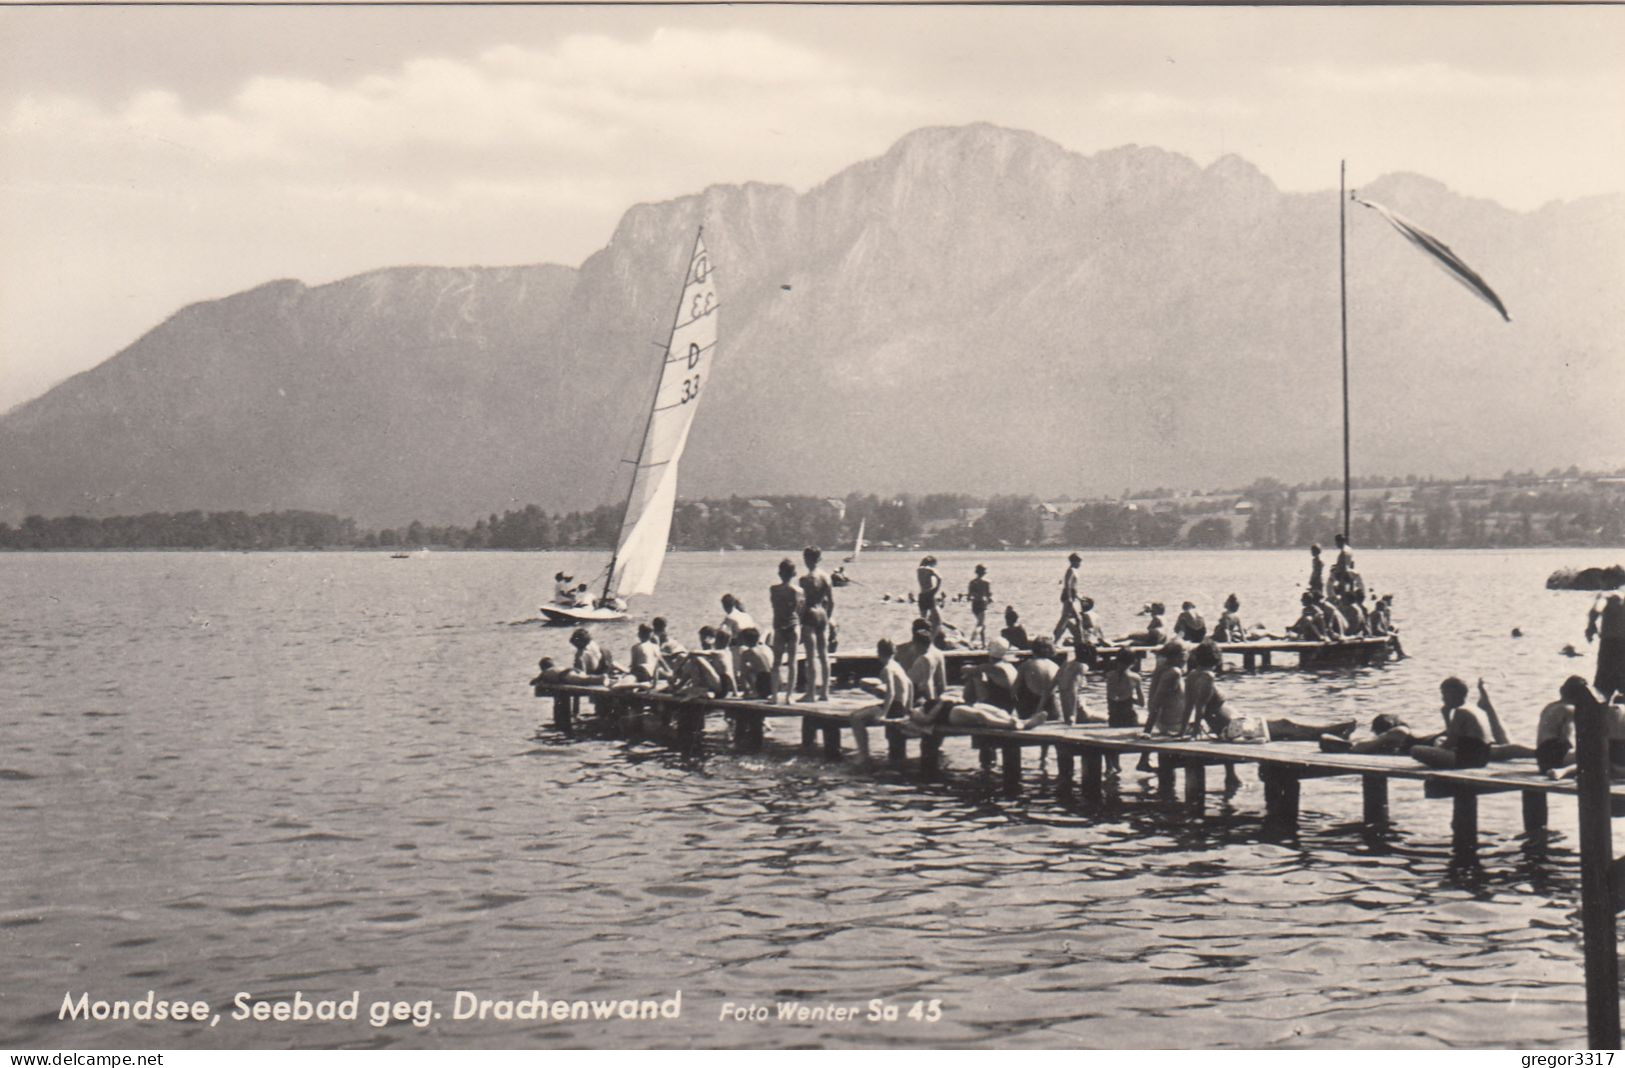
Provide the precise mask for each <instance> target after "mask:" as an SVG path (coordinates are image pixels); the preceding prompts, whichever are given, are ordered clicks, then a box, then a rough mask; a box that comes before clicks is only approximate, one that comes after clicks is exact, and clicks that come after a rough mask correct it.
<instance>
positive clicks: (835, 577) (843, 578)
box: [829, 564, 852, 586]
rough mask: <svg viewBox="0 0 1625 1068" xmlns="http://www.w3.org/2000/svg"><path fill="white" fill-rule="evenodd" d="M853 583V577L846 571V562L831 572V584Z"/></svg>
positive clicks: (845, 584)
mask: <svg viewBox="0 0 1625 1068" xmlns="http://www.w3.org/2000/svg"><path fill="white" fill-rule="evenodd" d="M851 583H852V577H851V576H850V575H848V574H847V573H846V565H845V564H842V565H840V566H839V567H837V568H836V569H835V570H834V571H831V572H830V573H829V584H830V585H831V586H848V585H851Z"/></svg>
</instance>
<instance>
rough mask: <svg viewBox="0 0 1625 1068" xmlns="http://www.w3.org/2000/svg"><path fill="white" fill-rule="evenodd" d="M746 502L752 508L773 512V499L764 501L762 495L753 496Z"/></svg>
mask: <svg viewBox="0 0 1625 1068" xmlns="http://www.w3.org/2000/svg"><path fill="white" fill-rule="evenodd" d="M745 504H746V505H747V506H749V507H751V508H754V509H756V510H757V511H758V512H771V511H772V510H773V504H772V502H771V501H764V500H762V499H761V498H760V497H753V498H751V499H750V500H748V501H746V502H745Z"/></svg>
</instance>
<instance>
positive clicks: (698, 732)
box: [677, 708, 705, 754]
mask: <svg viewBox="0 0 1625 1068" xmlns="http://www.w3.org/2000/svg"><path fill="white" fill-rule="evenodd" d="M704 736H705V709H704V708H684V709H681V710H679V711H678V713H677V748H678V749H679V750H680V751H681V752H683V753H684V754H692V753H696V752H698V751H699V749H700V739H701V738H703V737H704Z"/></svg>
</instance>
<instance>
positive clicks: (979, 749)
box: [976, 739, 998, 771]
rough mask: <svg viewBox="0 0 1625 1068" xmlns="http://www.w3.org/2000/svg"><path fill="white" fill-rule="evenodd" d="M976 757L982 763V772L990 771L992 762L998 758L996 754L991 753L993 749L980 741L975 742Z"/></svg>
mask: <svg viewBox="0 0 1625 1068" xmlns="http://www.w3.org/2000/svg"><path fill="white" fill-rule="evenodd" d="M976 756H977V759H978V760H980V761H981V763H982V770H983V771H992V770H993V762H994V761H995V760H996V759H997V758H998V754H996V753H995V752H994V751H993V747H992V746H991V745H987V744H985V743H984V742H982V740H981V739H977V741H976Z"/></svg>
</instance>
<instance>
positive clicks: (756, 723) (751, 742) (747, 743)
mask: <svg viewBox="0 0 1625 1068" xmlns="http://www.w3.org/2000/svg"><path fill="white" fill-rule="evenodd" d="M762 720H763V717H762V716H761V715H760V714H758V713H755V712H736V713H734V745H735V746H736V747H737V748H738V749H739V751H740V752H741V753H759V752H761V750H762Z"/></svg>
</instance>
